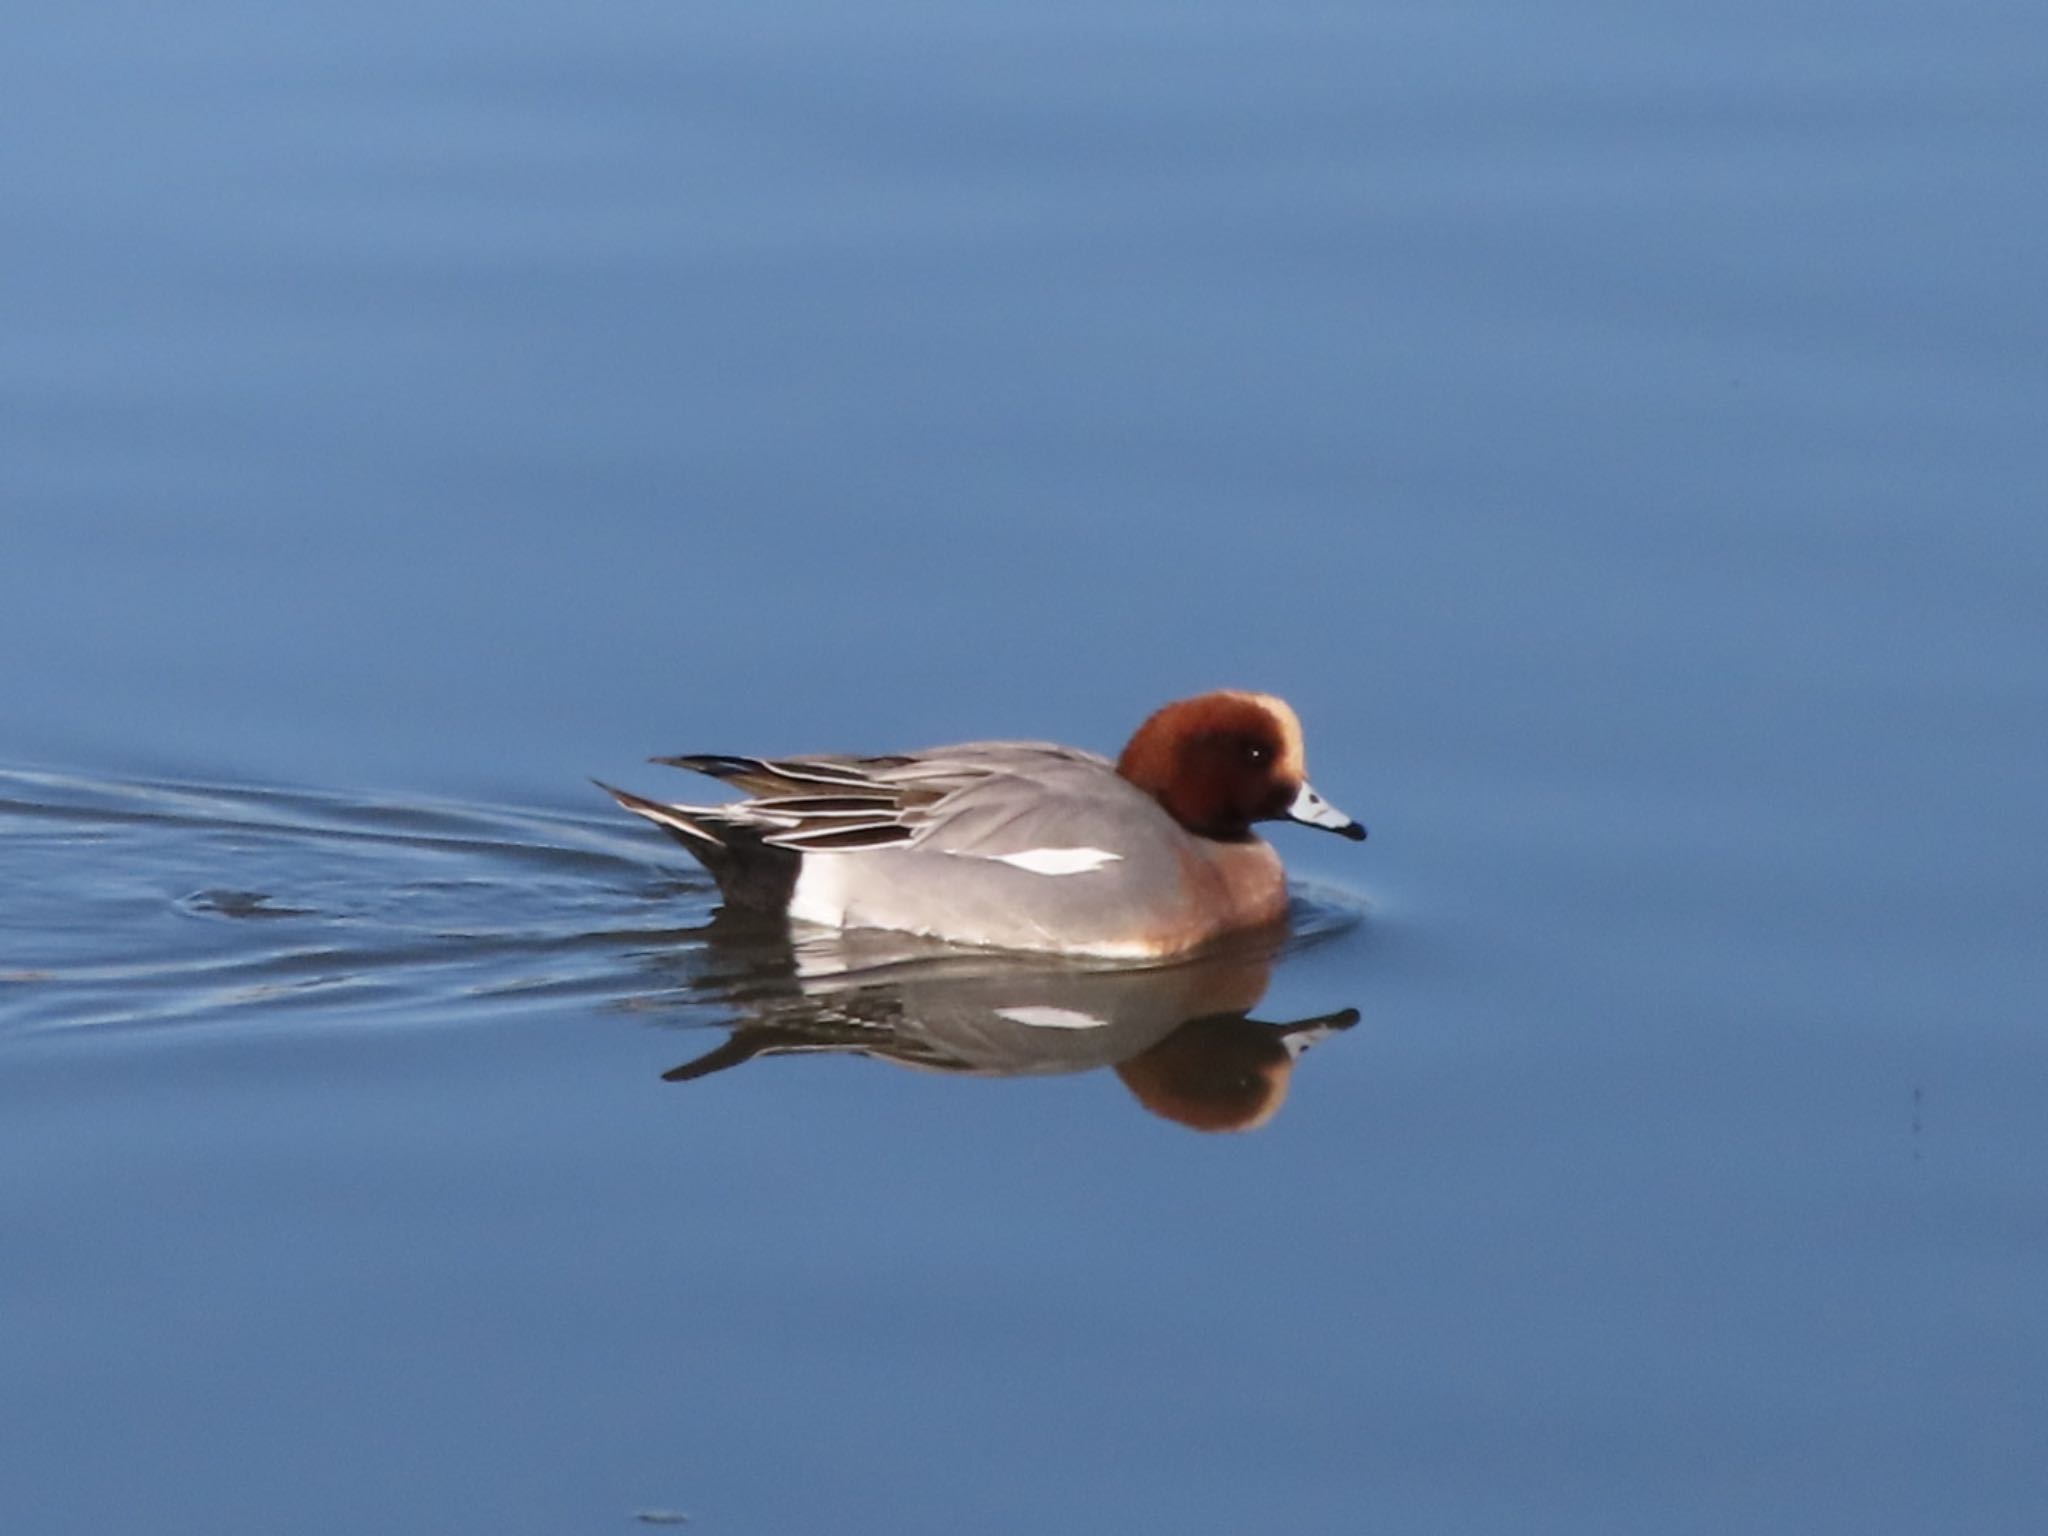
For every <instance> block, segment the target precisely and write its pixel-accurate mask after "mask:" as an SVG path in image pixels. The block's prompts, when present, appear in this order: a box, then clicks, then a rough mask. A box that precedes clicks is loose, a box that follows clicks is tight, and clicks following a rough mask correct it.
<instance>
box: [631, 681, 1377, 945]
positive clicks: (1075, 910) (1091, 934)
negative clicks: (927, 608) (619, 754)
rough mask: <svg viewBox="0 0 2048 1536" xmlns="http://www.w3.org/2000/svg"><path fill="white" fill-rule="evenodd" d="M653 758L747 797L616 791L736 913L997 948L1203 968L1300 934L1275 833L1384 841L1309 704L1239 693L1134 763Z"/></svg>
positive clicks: (1015, 749) (1210, 698) (1185, 712)
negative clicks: (1364, 818)
mask: <svg viewBox="0 0 2048 1536" xmlns="http://www.w3.org/2000/svg"><path fill="white" fill-rule="evenodd" d="M652 761H653V762H655V763H659V764H663V765H665V766H669V767H676V768H684V769H688V770H690V771H692V772H695V773H699V774H703V775H705V776H707V777H709V778H712V779H716V780H718V781H720V782H721V783H724V784H729V785H731V786H733V787H734V788H736V789H738V790H740V791H742V792H743V793H744V795H745V797H746V798H744V799H740V800H734V801H729V802H727V803H725V804H719V805H693V804H670V803H667V802H664V801H659V800H653V799H648V798H646V797H644V796H641V795H637V794H634V793H632V792H630V791H628V790H623V789H619V788H616V787H614V786H612V785H610V784H606V783H603V782H602V781H597V783H598V787H599V788H600V789H603V790H604V791H605V792H606V793H608V794H610V795H611V796H612V797H613V798H614V799H615V800H617V801H618V803H619V804H620V805H622V806H623V807H625V808H626V809H627V810H629V811H631V812H633V813H635V814H636V815H639V816H643V817H645V818H646V819H647V820H649V821H651V822H653V823H654V824H655V825H656V826H658V827H660V828H661V829H662V830H663V831H664V832H666V833H667V834H669V836H671V837H672V838H674V839H675V840H676V841H677V842H678V843H680V844H682V846H683V847H684V848H685V849H686V850H688V851H689V853H690V854H691V855H693V856H694V857H695V858H696V860H697V861H698V862H699V863H700V864H702V865H703V866H704V868H705V869H706V870H708V871H709V872H710V874H711V875H712V877H713V878H714V879H715V880H716V881H717V882H718V886H719V890H720V893H721V896H722V898H723V900H724V902H725V904H726V906H727V907H728V908H731V909H738V910H744V911H755V912H769V913H780V914H781V915H782V916H784V917H786V918H788V919H789V920H790V922H792V923H806V924H815V925H819V926H822V927H825V928H838V929H867V928H874V929H885V930H890V931H894V932H899V933H909V934H916V935H920V936H923V937H927V938H932V939H937V940H941V941H943V942H946V943H951V944H960V945H972V946H975V947H979V948H987V949H1001V950H1018V951H1029V952H1035V953H1042V954H1044V953H1049V954H1061V955H1075V956H1090V957H1097V958H1103V959H1112V960H1140V961H1149V960H1162V959H1168V958H1172V957H1174V956H1179V955H1184V954H1188V953H1191V952H1193V951H1196V950H1199V949H1202V948H1203V947H1205V946H1207V945H1211V944H1214V943H1215V942H1217V941H1218V940H1220V939H1223V938H1225V937H1227V936H1230V935H1233V934H1240V933H1244V932H1248V931H1251V930H1257V929H1263V928H1272V927H1276V926H1278V925H1281V924H1284V922H1285V920H1286V916H1287V877H1286V871H1285V869H1284V868H1283V866H1282V864H1281V862H1280V856H1279V855H1278V854H1277V853H1276V852H1275V851H1274V850H1273V848H1272V846H1271V845H1270V844H1269V843H1267V842H1266V841H1265V840H1264V839H1263V838H1261V837H1259V836H1258V835H1257V833H1256V832H1254V831H1253V828H1254V827H1255V826H1256V825H1258V824H1260V823H1264V822H1272V821H1292V822H1297V823H1299V824H1301V825H1303V826H1308V827H1315V828H1319V829H1321V830H1323V831H1326V832H1332V833H1335V834H1337V835H1338V836H1340V837H1345V838H1350V839H1352V840H1353V841H1363V840H1364V838H1365V836H1366V829H1365V828H1364V827H1363V826H1362V825H1360V824H1359V823H1358V822H1356V821H1354V820H1353V819H1352V818H1351V817H1350V816H1348V815H1346V814H1345V813H1344V812H1342V811H1340V810H1338V809H1337V808H1336V807H1335V806H1334V805H1332V804H1331V803H1330V802H1329V801H1327V800H1325V799H1324V798H1323V797H1322V796H1321V795H1320V794H1318V793H1317V792H1316V790H1315V789H1314V788H1313V787H1312V786H1311V785H1310V783H1309V781H1308V776H1307V767H1306V763H1305V757H1304V750H1303V745H1302V730H1301V721H1300V719H1299V717H1298V716H1297V715H1296V714H1295V712H1294V709H1293V707H1292V706H1290V705H1289V704H1288V703H1287V702H1286V700H1284V699H1281V698H1279V697H1277V696H1275V695H1273V694H1268V693H1254V692H1247V691H1240V690H1235V689H1226V690H1218V691H1215V692H1209V693H1203V694H1198V695H1196V696H1194V697H1192V698H1185V699H1177V700H1174V701H1173V702H1172V703H1169V704H1165V705H1163V706H1161V707H1160V708H1158V709H1156V710H1154V711H1153V712H1152V713H1151V714H1150V715H1148V716H1147V717H1146V718H1145V720H1144V721H1143V723H1142V724H1140V725H1139V727H1138V728H1137V730H1136V731H1135V732H1133V733H1132V735H1131V738H1130V740H1129V742H1128V743H1126V745H1125V746H1124V749H1123V751H1122V752H1121V753H1120V754H1119V755H1118V756H1117V757H1116V759H1115V760H1114V761H1111V760H1110V759H1109V758H1107V757H1103V756H1100V755H1098V754H1096V753H1094V752H1089V751H1085V750H1083V749H1081V748H1078V747H1067V746H1060V745H1057V744H1055V743H1052V742H1043V741H970V742H961V743H958V744H956V745H952V746H942V747H930V748H925V749H922V750H919V751H913V752H904V753H897V754H892V755H886V756H872V757H862V756H847V755H824V756H802V757H744V756H733V755H728V754H722V753H692V754H687V755H682V756H675V757H657V758H654V759H652Z"/></svg>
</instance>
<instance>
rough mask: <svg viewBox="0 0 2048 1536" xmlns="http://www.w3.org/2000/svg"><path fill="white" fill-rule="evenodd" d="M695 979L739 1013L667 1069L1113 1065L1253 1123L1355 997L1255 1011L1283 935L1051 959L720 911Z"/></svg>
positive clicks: (698, 1074) (1238, 1123)
mask: <svg viewBox="0 0 2048 1536" xmlns="http://www.w3.org/2000/svg"><path fill="white" fill-rule="evenodd" d="M705 937H706V938H707V939H708V940H709V941H710V945H709V951H708V954H707V955H706V956H705V958H706V960H707V961H708V962H709V963H708V964H706V965H705V966H704V967H702V968H701V969H699V971H698V975H697V977H696V986H695V988H694V990H696V991H698V992H699V993H700V995H701V994H702V993H703V992H706V991H710V992H714V993H718V994H721V995H722V996H723V998H724V1000H725V1001H726V1002H728V1003H729V1004H731V1005H732V1006H734V1007H736V1008H738V1009H740V1010H741V1011H742V1013H743V1014H744V1017H743V1019H742V1021H741V1022H740V1023H738V1024H737V1025H735V1026H733V1028H732V1030H731V1033H730V1034H729V1035H728V1036H727V1038H726V1039H725V1040H724V1041H723V1042H722V1043H720V1044H719V1045H718V1046H716V1047H715V1048H713V1049H712V1050H709V1051H706V1052H705V1053H704V1054H703V1055H701V1056H698V1057H695V1058H693V1059H692V1060H690V1061H686V1062H684V1063H683V1064H682V1065H681V1066H678V1067H675V1068H673V1069H671V1070H670V1071H668V1072H666V1073H664V1074H663V1076H664V1077H665V1078H666V1079H667V1080H668V1081H670V1082H691V1081H694V1080H696V1079H698V1078H704V1077H710V1076H712V1075H713V1074H714V1073H718V1072H724V1071H727V1070H729V1069H731V1068H733V1067H737V1066H740V1065H741V1064H743V1063H745V1062H749V1061H752V1060H754V1059H755V1058H757V1057H762V1056H788V1055H797V1054H802V1053H819V1052H835V1053H839V1054H842V1055H858V1056H872V1057H876V1058H878V1059H880V1060H883V1061H891V1062H895V1063H897V1064H898V1065H901V1066H906V1067H915V1068H919V1069H921V1070H924V1071H929V1072H948V1073H957V1074H961V1075H965V1076H977V1077H1022V1076H1031V1075H1049V1074H1054V1073H1069V1072H1086V1071H1092V1070H1095V1069H1097V1068H1102V1067H1109V1068H1111V1069H1113V1070H1114V1071H1115V1072H1116V1074H1117V1076H1118V1077H1119V1078H1121V1079H1122V1080H1123V1083H1124V1086H1125V1087H1126V1088H1128V1089H1129V1090H1130V1092H1131V1094H1132V1096H1133V1097H1134V1098H1136V1099H1137V1100H1138V1102H1139V1103H1140V1104H1142V1105H1144V1106H1145V1107H1146V1108H1147V1109H1149V1110H1151V1111H1152V1112H1153V1113H1154V1114H1157V1115H1161V1116H1163V1117H1165V1118H1166V1119H1169V1120H1173V1121H1177V1122H1179V1123H1180V1124H1182V1125H1185V1126H1190V1127H1192V1128H1193V1129H1195V1130H1201V1131H1241V1130H1251V1129H1253V1128H1255V1127H1257V1126H1260V1125H1263V1124H1265V1123H1266V1122H1267V1121H1268V1120H1270V1119H1272V1117H1273V1116H1274V1114H1275V1113H1277V1112H1278V1110H1279V1109H1280V1106H1281V1105H1282V1103H1284V1102H1285V1100H1286V1097H1287V1090H1288V1086H1289V1083H1290V1080H1291V1078H1292V1076H1293V1072H1294V1066H1295V1063H1296V1062H1297V1061H1298V1060H1300V1058H1301V1055H1302V1053H1303V1052H1304V1051H1306V1050H1307V1049H1308V1048H1309V1047H1310V1046H1312V1045H1314V1044H1316V1043H1317V1042H1318V1041H1321V1040H1324V1039H1327V1038H1329V1037H1330V1036H1331V1035H1333V1034H1335V1033H1337V1032H1339V1031H1341V1030H1345V1029H1348V1028H1350V1027H1351V1026H1352V1025H1353V1024H1355V1023H1357V1022H1358V1017H1359V1015H1358V1011H1357V1010H1356V1009H1352V1008H1346V1009H1342V1010H1340V1011H1338V1012H1335V1013H1327V1014H1320V1015H1317V1016H1316V1017H1314V1018H1306V1019H1299V1020H1295V1021H1293V1022H1291V1023H1275V1022H1269V1021H1265V1020H1260V1019H1254V1018H1252V1017H1251V1010H1252V1009H1253V1008H1254V1007H1255V1006H1256V1005H1257V1003H1258V1001H1259V999H1260V998H1261V997H1262V996H1264V994H1265V991H1266V987H1267V984H1268V982H1269V981H1270V979H1271V976H1272V969H1273V963H1274V961H1275V960H1276V959H1277V958H1278V956H1279V953H1280V951H1281V949H1282V948H1283V946H1284V942H1285V935H1284V934H1283V935H1278V936H1264V937H1261V938H1259V939H1257V940H1246V941H1243V942H1240V943H1239V944H1237V945H1235V946H1233V947H1232V948H1230V949H1228V950H1222V951H1212V952H1209V953H1206V954H1203V955H1201V956H1197V957H1195V958H1192V959H1184V960H1180V961H1178V962H1175V963H1171V964H1158V965H1147V966H1132V965H1128V964H1126V965H1111V964H1108V963H1100V962H1098V963H1085V962H1078V963H1077V962H1073V961H1054V960H1049V959H1046V958H1043V957H1029V956H1014V955H1007V954H995V953H987V952H980V951H970V950H962V949H959V948H957V947H955V946H951V945H944V944H937V943H932V942H929V941H924V940H919V939H915V938H911V937H907V936H905V935H901V934H892V933H881V932H858V931H855V932H825V931H814V932H805V933H803V934H801V935H800V936H795V937H792V936H791V934H790V932H789V930H787V929H777V928H774V927H772V926H771V925H768V924H764V923H762V922H761V921H759V920H747V919H740V920H729V919H724V918H723V916H722V920H721V921H717V922H714V923H713V924H712V926H711V929H710V930H708V931H707V932H706V934H705Z"/></svg>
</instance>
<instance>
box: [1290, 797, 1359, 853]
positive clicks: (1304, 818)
mask: <svg viewBox="0 0 2048 1536" xmlns="http://www.w3.org/2000/svg"><path fill="white" fill-rule="evenodd" d="M1280 814H1281V815H1283V816H1285V817H1286V818H1287V819H1288V820H1289V821H1298V822H1300V823H1301V824H1302V825H1303V826H1304V827H1321V828H1322V829H1323V830H1324V831H1325V832H1334V833H1336V834H1337V835H1338V836H1339V837H1348V838H1350V839H1351V841H1353V842H1354V843H1362V842H1364V841H1365V828H1364V827H1362V826H1360V825H1359V824H1358V823H1357V822H1355V821H1353V820H1352V819H1351V818H1350V817H1349V816H1346V815H1345V814H1344V813H1343V812H1342V811H1340V810H1338V809H1337V807H1335V806H1334V805H1332V804H1330V802H1329V801H1327V800H1325V799H1324V798H1323V797H1322V796H1321V795H1319V794H1317V793H1316V792H1315V788H1314V786H1313V785H1310V784H1303V785H1302V786H1301V792H1300V793H1299V794H1297V795H1296V796H1295V797H1294V802H1293V803H1292V804H1291V805H1289V806H1288V807H1287V809H1286V810H1284V811H1282V812H1281V813H1280Z"/></svg>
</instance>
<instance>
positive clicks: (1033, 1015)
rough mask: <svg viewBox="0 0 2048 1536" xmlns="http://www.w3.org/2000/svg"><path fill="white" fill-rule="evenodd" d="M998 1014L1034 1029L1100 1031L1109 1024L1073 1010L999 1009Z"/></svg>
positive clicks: (1092, 1015)
mask: <svg viewBox="0 0 2048 1536" xmlns="http://www.w3.org/2000/svg"><path fill="white" fill-rule="evenodd" d="M996 1012H997V1013H998V1014H999V1015H1001V1016H1002V1017H1003V1018H1006V1019H1013V1020H1015V1021H1016V1022H1017V1023H1019V1024H1028V1025H1029V1026H1030V1027H1031V1028H1033V1029H1100V1028H1102V1026H1103V1025H1104V1024H1105V1023H1106V1022H1107V1020H1104V1019H1098V1018H1096V1017H1095V1015H1094V1014H1092V1013H1076V1012H1075V1011H1074V1010H1073V1009H1071V1008H998V1009H997V1010H996Z"/></svg>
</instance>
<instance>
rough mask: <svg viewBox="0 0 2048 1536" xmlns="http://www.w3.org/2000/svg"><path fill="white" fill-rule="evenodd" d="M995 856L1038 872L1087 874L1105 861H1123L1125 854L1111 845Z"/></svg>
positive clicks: (1036, 849) (1001, 862) (1040, 849)
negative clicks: (1109, 848)
mask: <svg viewBox="0 0 2048 1536" xmlns="http://www.w3.org/2000/svg"><path fill="white" fill-rule="evenodd" d="M995 860H996V862H997V863H998V864H1014V865H1016V866H1017V867H1018V868H1019V869H1028V870H1030V871H1031V873H1032V874H1034V875H1085V874H1087V873H1088V872H1089V871H1090V870H1094V869H1100V868H1102V866H1103V865H1105V864H1117V863H1121V862H1122V861H1123V855H1122V854H1120V853H1111V852H1110V851H1109V850H1108V849H1107V848H1026V849H1025V850H1024V851H1023V852H1022V853H999V854H996V855H995Z"/></svg>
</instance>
